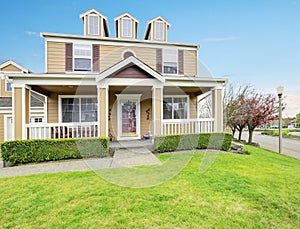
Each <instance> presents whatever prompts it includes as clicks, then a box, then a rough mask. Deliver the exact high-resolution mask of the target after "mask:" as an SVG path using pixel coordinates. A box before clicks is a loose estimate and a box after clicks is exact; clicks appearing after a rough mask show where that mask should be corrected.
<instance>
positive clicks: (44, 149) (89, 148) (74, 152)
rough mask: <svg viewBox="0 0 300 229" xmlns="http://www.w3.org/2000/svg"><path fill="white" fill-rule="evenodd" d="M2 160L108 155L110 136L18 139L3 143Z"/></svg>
mask: <svg viewBox="0 0 300 229" xmlns="http://www.w3.org/2000/svg"><path fill="white" fill-rule="evenodd" d="M1 152H2V160H3V161H5V162H8V163H9V164H12V165H13V164H19V163H29V162H43V161H56V160H63V159H78V158H92V157H106V156H108V155H109V138H82V139H72V138H69V139H45V140H17V141H8V142H3V143H1Z"/></svg>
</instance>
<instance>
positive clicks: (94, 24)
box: [89, 15, 99, 35]
mask: <svg viewBox="0 0 300 229" xmlns="http://www.w3.org/2000/svg"><path fill="white" fill-rule="evenodd" d="M89 34H90V35H99V17H98V16H97V15H89Z"/></svg>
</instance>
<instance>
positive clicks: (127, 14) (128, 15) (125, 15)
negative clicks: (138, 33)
mask: <svg viewBox="0 0 300 229" xmlns="http://www.w3.org/2000/svg"><path fill="white" fill-rule="evenodd" d="M123 17H129V18H131V19H132V20H134V21H135V22H137V23H139V21H138V20H137V19H136V18H135V17H133V16H132V15H131V14H129V13H128V12H126V13H123V14H121V15H120V16H118V17H115V20H114V21H117V20H119V19H121V18H123Z"/></svg>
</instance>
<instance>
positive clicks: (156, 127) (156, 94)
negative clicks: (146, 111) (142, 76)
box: [152, 87, 163, 136]
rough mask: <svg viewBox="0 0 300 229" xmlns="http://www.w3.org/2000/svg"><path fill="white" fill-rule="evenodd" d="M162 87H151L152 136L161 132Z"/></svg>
mask: <svg viewBox="0 0 300 229" xmlns="http://www.w3.org/2000/svg"><path fill="white" fill-rule="evenodd" d="M162 112H163V87H152V113H153V136H155V135H160V134H162V120H163V113H162Z"/></svg>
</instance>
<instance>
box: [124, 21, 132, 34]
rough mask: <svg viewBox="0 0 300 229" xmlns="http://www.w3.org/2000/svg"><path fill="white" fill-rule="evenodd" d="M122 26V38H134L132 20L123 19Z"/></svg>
mask: <svg viewBox="0 0 300 229" xmlns="http://www.w3.org/2000/svg"><path fill="white" fill-rule="evenodd" d="M122 25H123V26H122V36H123V37H132V20H131V19H130V18H123V19H122Z"/></svg>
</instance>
